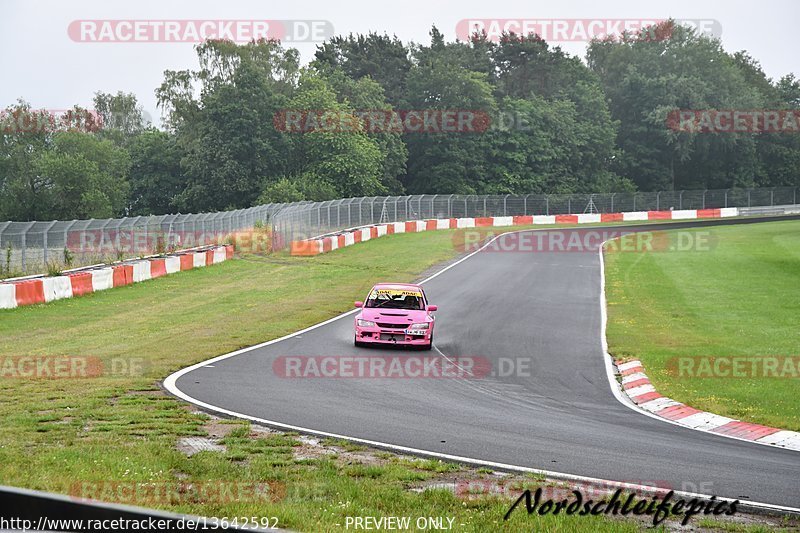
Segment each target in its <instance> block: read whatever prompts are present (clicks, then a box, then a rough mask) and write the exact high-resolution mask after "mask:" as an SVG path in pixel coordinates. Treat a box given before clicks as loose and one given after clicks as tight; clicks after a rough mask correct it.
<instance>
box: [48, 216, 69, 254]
mask: <svg viewBox="0 0 800 533" xmlns="http://www.w3.org/2000/svg"><path fill="white" fill-rule="evenodd" d="M56 222H57V221H56V220H54V221H52V222H51V223H50V225H49V226H47V227H46V228H45V229H44V233H42V247H43V248H44V264H45V265H46V264H47V234H48V233H49V232H50V228H52V227H53V226H55V225H56ZM66 247H67V243H66V242H65V243H64V248H66Z"/></svg>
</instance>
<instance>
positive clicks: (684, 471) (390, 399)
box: [173, 217, 800, 507]
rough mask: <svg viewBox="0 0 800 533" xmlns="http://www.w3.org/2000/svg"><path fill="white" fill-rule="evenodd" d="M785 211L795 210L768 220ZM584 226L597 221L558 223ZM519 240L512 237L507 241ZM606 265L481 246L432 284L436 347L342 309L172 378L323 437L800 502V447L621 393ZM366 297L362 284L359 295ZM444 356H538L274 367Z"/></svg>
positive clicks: (231, 407) (207, 400) (216, 401)
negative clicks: (363, 340) (356, 324)
mask: <svg viewBox="0 0 800 533" xmlns="http://www.w3.org/2000/svg"><path fill="white" fill-rule="evenodd" d="M776 218H790V217H773V218H771V219H770V220H775V219H776ZM795 218H796V217H795ZM758 221H759V220H758V219H754V218H751V219H744V220H741V219H736V220H711V221H691V222H686V223H669V224H648V225H643V226H637V227H636V229H638V230H656V229H678V228H682V227H695V226H702V225H720V224H726V223H740V222H744V223H753V222H758ZM589 229H591V230H598V229H600V228H596V227H595V228H581V229H580V230H577V229H576V230H560V231H564V232H567V231H588V230H589ZM628 229H634V228H633V227H629V228H628ZM540 231H541V230H540ZM510 238H518V236H516V237H512V236H509V235H506V236H502V237H500V239H501V240H502V239H510ZM501 244H502V241H501ZM600 268H601V267H600V258H599V255H598V253H597V252H596V251H585V252H571V253H521V252H518V253H498V252H491V251H483V252H479V253H477V254H475V255H473V256H472V257H470V258H468V259H466V260H465V261H463V262H461V263H459V264H457V265H455V266H453V267H452V268H450V269H449V270H447V271H445V272H443V273H442V274H441V275H439V276H436V277H434V278H433V279H431V280H429V281H426V282H425V283H424V287H425V290H426V292H427V294H428V297H429V300H430V302H431V303H433V304H436V305H438V306H439V311H437V312H436V313H435V315H436V330H435V331H436V334H435V348H436V349H434V350H433V351H431V352H408V351H404V350H403V351H399V350H378V349H369V348H355V347H353V325H352V320H353V317H352V314H349V315H346V316H344V317H343V318H340V319H338V320H333V321H330V322H329V323H327V324H325V325H323V326H321V327H318V328H315V329H311V330H309V331H306V332H304V333H302V334H301V335H298V336H295V337H290V338H287V339H285V340H282V341H280V342H277V343H274V344H270V345H266V346H261V347H258V348H255V349H252V350H249V351H243V352H242V353H240V354H238V355H235V356H233V357H230V358H227V359H223V360H219V361H216V362H213V363H209V365H210V366H198V367H197V368H195V369H193V370H191V371H189V372H188V373H185V374H183V375H182V376H180V377H178V379H177V381H176V382H175V385H176V387H177V389H179V391H180V392H181V393H183V394H182V396H184V397H187V396H188V397H190V398H191V399H193V400H194V401H196V402H199V403H204V404H208V405H210V406H215V407H216V408H221V409H224V410H228V411H233V412H236V413H241V414H244V415H247V416H251V417H258V418H261V419H266V420H269V421H273V422H277V423H281V424H287V425H292V426H299V427H302V428H308V429H309V430H314V431H319V432H327V433H334V434H339V435H347V436H350V437H354V438H360V439H367V440H371V441H378V442H382V443H388V444H392V445H399V446H405V447H410V448H415V449H420V450H426V451H431V452H437V453H442V454H449V455H455V456H461V457H469V458H473V459H479V460H485V461H493V462H498V463H504V464H509V465H515V466H522V467H530V468H536V469H542V470H549V471H555V472H561V473H568V474H575V475H581V476H589V477H594V478H601V479H608V480H614V481H625V482H633V483H641V484H645V485H658V486H669V487H672V488H675V489H677V490H684V491H688V492H698V493H702V494H714V495H717V496H722V497H729V498H737V499H741V500H743V501H744V500H752V501H756V502H764V503H768V504H774V505H781V506H789V507H800V490H798V489H800V453H798V452H796V451H790V450H784V449H779V448H773V447H769V446H764V445H760V444H755V443H750V442H744V441H738V440H733V439H729V438H725V437H722V436H718V435H713V434H708V433H703V432H699V431H694V430H691V429H687V428H683V427H679V426H675V425H672V424H669V423H666V422H663V421H660V420H655V419H653V418H650V417H647V416H644V415H642V414H640V413H638V412H636V411H634V410H631V409H630V408H629V407H626V406H625V405H623V404H622V403H620V401H619V400H617V399H616V398H615V396H614V395H613V394H612V391H611V387H610V386H609V378H608V376H607V371H606V368H605V362H604V354H603V348H602V344H601V338H602V327H601V320H602V319H601V315H602V313H601V305H600V301H601V294H600V288H601V276H600ZM387 281H391V280H387ZM363 297H364V295H363V294H354V295H353V300H356V299H362V298H363ZM437 349H438V352H437ZM440 353H441V354H445V355H446V356H447V357H450V358H453V357H459V356H481V357H486V358H488V359H489V360H491V361H492V368H493V369H496V368H497V366H496V365H499V361H500V360H501V359H503V360H505V361H508V360H515V359H516V358H520V357H522V358H530V359H531V360H532V363H531V368H530V372H529V375H512V376H511V377H501V376H497V375H495V376H486V377H482V378H480V379H478V378H472V379H431V378H419V379H408V378H406V379H387V378H383V379H374V378H359V379H355V378H327V379H326V378H285V377H280V376H277V375H276V374H275V372H274V371H273V362H274V361H275V360H276V358H278V357H280V356H287V355H299V356H322V355H387V356H400V357H406V356H417V357H427V356H439V357H441V355H440ZM173 392H175V390H173ZM208 405H207V406H206V407H208Z"/></svg>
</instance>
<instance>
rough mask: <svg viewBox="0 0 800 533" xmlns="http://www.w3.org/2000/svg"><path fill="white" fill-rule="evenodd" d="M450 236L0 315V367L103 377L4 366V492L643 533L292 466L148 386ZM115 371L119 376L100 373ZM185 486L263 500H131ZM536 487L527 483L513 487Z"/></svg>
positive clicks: (409, 273) (268, 445) (422, 473)
mask: <svg viewBox="0 0 800 533" xmlns="http://www.w3.org/2000/svg"><path fill="white" fill-rule="evenodd" d="M452 234H453V232H451V231H439V232H428V233H421V234H405V235H396V236H394V237H392V238H385V239H378V240H375V241H371V242H368V243H364V244H361V245H359V246H355V247H352V248H348V249H346V250H339V251H336V252H333V253H331V254H326V255H324V256H318V257H314V258H293V257H288V256H271V257H258V256H249V257H244V258H239V259H237V260H235V261H230V262H225V263H223V264H220V265H217V266H214V267H211V268H205V269H198V270H194V271H190V272H183V273H180V274H176V275H173V276H168V277H165V278H160V279H156V280H151V281H147V282H144V283H139V284H136V285H133V286H129V287H122V288H118V289H114V290H110V291H104V292H100V293H96V294H92V295H89V296H86V297H82V298H76V299H70V300H61V301H57V302H54V303H51V304H47V305H42V306H32V307H24V308H19V309H15V310H5V311H0V359H2V361H3V364H4V365H6V364H9V361H11V362H14V361H18V359H17V358H19V357H25V356H27V357H60V356H65V357H86V358H98V359H99V360H101V361H102V362H103V363H104V365H105V366H104V367H103V368H104V369H105V370H106V372H103V373H102V375H100V376H98V377H79V378H75V377H73V378H65V379H34V378H21V377H16V376H14V375H11V374H9V373H8V372H7V371H9V369H11V370H13V368H14V367H13V365H12V366H11V367H3V368H4V369H5V370H4V374H3V375H4V376H5V377H2V378H0V397H2V399H3V400H2V402H0V417H1V418H2V424H0V480H2V484H5V485H15V486H22V487H28V488H33V489H40V490H47V491H55V492H60V493H69V494H73V495H76V494H77V495H90V496H91V495H96V496H99V497H100V498H101V499H104V500H108V501H120V502H125V503H132V504H138V505H143V506H148V507H158V508H163V509H170V510H175V511H181V512H188V513H196V514H202V515H206V516H216V517H223V516H227V517H233V516H248V517H250V516H256V517H272V516H274V517H277V523H278V525H279V526H282V527H289V528H293V529H297V530H303V531H336V530H341V529H342V527H343V526H344V524H345V519H346V517H347V516H367V515H369V516H389V515H398V516H402V515H405V516H411V517H420V516H444V517H452V518H454V519H455V524H456V526H455V529H457V530H460V531H487V530H495V529H498V528H501V527H504V528H505V529H506V530H530V529H540V530H542V529H544V530H552V531H578V530H590V531H636V530H639V529H640V528H641V527H642V523H640V522H636V521H630V520H628V521H624V522H623V521H618V520H611V519H606V518H596V517H564V516H563V515H561V516H555V517H554V516H545V517H539V516H537V515H534V516H530V517H529V516H527V515H525V514H524V512H519V511H518V512H516V513H515V514H514V516H513V517H512V519H511V520H510V521H509V522H505V523H504V522H503V520H502V517H503V515H504V513H505V512H506V510H507V509H508V507H509V504H510V501H509V500H508V499H507V498H498V497H488V498H478V499H475V500H472V499H469V500H464V499H463V498H458V497H456V496H455V495H454V494H453V493H452V492H450V491H447V490H425V491H415V490H412V489H414V488H419V487H420V486H421V485H422V484H425V483H432V482H437V481H439V480H444V481H452V480H453V479H455V478H457V477H459V476H462V477H464V478H467V479H471V478H476V477H477V478H481V477H483V478H488V479H496V477H494V476H493V474H492V473H490V472H486V471H482V470H477V471H476V470H469V469H466V468H464V467H460V466H457V465H452V464H444V463H440V462H438V461H417V460H412V459H410V458H403V457H398V456H395V455H392V454H382V455H381V452H378V453H377V454H373V455H371V456H364V457H360V456H358V455H355V456H354V455H353V454H352V453H345V452H348V450H349V452H352V451H353V448H352V447H351V448H349V449H348V448H346V449H344V450H340V451H334V453H321V452H320V451H319V450H317V451H316V452H313V450H312V452H313V453H311V454H310V455H304V454H303V453H298V452H302V451H303V450H305V448H306V447H307V446H306V445H305V444H304V443H303V440H302V438H301V437H300V436H297V435H292V434H280V433H276V432H265V431H257V430H256V428H250V427H249V424H246V423H244V422H240V421H229V422H225V421H224V422H220V421H214V420H212V419H211V418H210V417H209V416H207V415H204V414H201V413H197V412H194V411H193V410H192V409H191V408H190V407H189V406H187V405H185V404H184V403H183V402H180V401H177V400H175V399H174V398H172V397H170V396H167V395H166V394H164V393H163V392H162V391H161V390H160V389H159V387H158V382H159V381H160V380H161V379H163V378H164V377H165V376H167V375H168V374H169V373H171V372H173V371H175V370H177V369H179V368H182V367H185V366H187V365H189V364H192V363H195V362H198V361H201V360H204V359H206V358H209V357H212V356H215V355H218V354H222V353H226V352H229V351H232V350H235V349H237V348H242V347H245V346H250V345H253V344H256V343H259V342H262V341H265V340H268V339H271V338H275V337H278V336H281V335H284V334H286V333H289V332H291V331H294V330H297V329H299V328H301V327H303V326H307V325H310V324H313V323H316V322H318V321H321V320H323V319H326V318H329V317H331V316H333V315H336V314H338V313H340V312H342V311H346V310H348V309H350V306H351V305H352V304H351V302H352V301H353V300H354V299H356V298H358V297H359V296H361V295H363V294H364V293H365V292H366V291H367V290H368V288H369V287H370V286H371V285H372V284H373V283H374V282H377V281H379V280H385V279H393V280H398V281H410V280H413V279H414V278H416V277H417V276H418V275H419V273H421V272H423V271H425V270H426V269H427V268H429V267H431V266H432V265H435V264H437V263H439V262H442V261H444V260H447V259H449V258H452V257H453V256H454V255H455V252H454V250H453V246H452V244H451V239H452ZM120 362H121V363H122V364H123V365H122V367H119V366H118V367H117V372H114V373H109V372H108V370H109V369H111V368H114V365H117V364H118V363H120ZM131 369H133V371H131ZM126 370H127V372H126ZM209 435H211V436H213V435H216V436H217V437H219V439H218V441H217V442H218V444H219V445H221V446H224V449H220V450H218V451H200V452H199V453H196V454H194V455H191V456H188V455H187V454H186V453H184V451H182V450H181V449H179V447H178V443H179V441H181V439H185V438H186V437H193V436H195V437H206V436H209ZM376 457H377V458H378V459H379V460H377V461H376V460H375V458H376ZM189 483H192V484H195V486H212V487H213V486H215V485H216V486H217V487H218V488H219V487H221V486H222V484H223V483H237V484H243V483H244V484H247V483H252V484H253V486H255V485H256V484H260V483H267V484H270V485H271V486H272V487H273V488H272V493H273V494H274V495H275V497H274V498H268V499H267V501H265V500H264V498H263V497H255V496H252V495H249V494H248V492H249V491H247V489H246V487H245V488H244V489H243V490H241V493H242V495H241V497H230V496H227V497H219V496H215V495H214V494H213V493H198V494H193V493H182V495H180V496H179V497H175V498H173V497H147V496H146V495H144V496H142V497H141V498H133V499H130V497H129V496H128V494H129V493H130V490H132V488H133V487H135V488H136V490H139V489H140V488H141V487H159V486H160V487H167V489H168V488H169V487H176V486H181V487H184V488H185V486H186V484H189ZM542 483H543V482H542V480H541V479H533V478H531V479H528V480H527V482H522V483H518V486H517V487H516V488H517V489H521V488H522V487H523V486H531V487H535V486H538V485H542ZM237 486H238V485H237ZM276 487H278V488H276ZM240 488H241V487H240ZM167 489H165V490H167ZM212 492H213V490H212ZM268 492H269V491H268ZM237 494H238V493H237ZM270 523H272V522H270ZM462 524H463V525H462Z"/></svg>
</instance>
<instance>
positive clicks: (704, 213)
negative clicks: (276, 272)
mask: <svg viewBox="0 0 800 533" xmlns="http://www.w3.org/2000/svg"><path fill="white" fill-rule="evenodd" d="M738 214H739V210H738V209H737V208H735V207H727V208H722V209H682V210H679V211H634V212H629V213H581V214H577V215H523V216H505V217H469V218H438V219H427V220H409V221H407V222H390V223H388V224H376V225H372V226H365V227H361V228H355V229H351V230H347V231H343V232H341V233H337V234H336V235H328V236H324V237H317V238H314V239H305V240H300V241H292V242H291V244H290V248H289V249H290V252H291V254H292V255H319V254H324V253H327V252H330V251H332V250H336V249H338V248H344V247H345V246H352V245H353V244H356V243H359V242H364V241H368V240H371V239H376V238H378V237H383V236H384V235H393V234H395V233H414V232H418V231H433V230H440V229H461V228H482V227H508V226H530V225H539V224H548V225H553V224H599V223H604V222H628V221H631V222H636V221H647V220H690V219H696V218H722V217H735V216H738Z"/></svg>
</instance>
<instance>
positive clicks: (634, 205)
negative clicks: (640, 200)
mask: <svg viewBox="0 0 800 533" xmlns="http://www.w3.org/2000/svg"><path fill="white" fill-rule="evenodd" d="M633 210H634V211H636V193H633Z"/></svg>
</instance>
